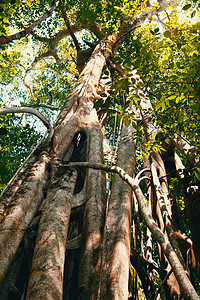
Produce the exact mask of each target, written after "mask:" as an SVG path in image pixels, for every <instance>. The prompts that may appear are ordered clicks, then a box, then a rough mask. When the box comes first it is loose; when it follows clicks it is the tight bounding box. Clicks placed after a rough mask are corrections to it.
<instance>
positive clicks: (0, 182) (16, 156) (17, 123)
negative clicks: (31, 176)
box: [0, 115, 40, 189]
mask: <svg viewBox="0 0 200 300" xmlns="http://www.w3.org/2000/svg"><path fill="white" fill-rule="evenodd" d="M22 120H23V117H16V116H13V115H7V116H0V124H1V125H0V126H1V128H6V129H7V133H6V135H0V166H1V167H0V189H2V188H3V187H4V186H5V185H6V183H8V181H9V180H10V179H11V178H12V176H13V175H14V173H15V172H16V171H17V169H18V168H19V167H20V165H21V164H22V162H23V161H24V159H25V158H26V157H27V155H28V153H29V152H30V150H31V147H32V146H33V144H35V143H37V142H38V140H39V138H40V134H39V133H37V132H36V130H35V128H34V127H32V126H30V125H29V124H28V123H25V124H24V125H23V122H22Z"/></svg>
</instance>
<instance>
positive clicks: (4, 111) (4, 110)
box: [0, 106, 52, 130]
mask: <svg viewBox="0 0 200 300" xmlns="http://www.w3.org/2000/svg"><path fill="white" fill-rule="evenodd" d="M10 113H12V114H13V113H14V114H15V113H30V114H33V115H35V116H36V117H38V118H39V119H40V120H41V121H42V122H43V124H44V125H45V126H46V127H47V128H48V129H50V130H51V129H52V127H51V124H50V122H49V121H48V120H47V119H46V118H45V116H44V115H43V114H42V113H40V112H39V111H38V110H37V109H35V108H32V107H26V106H21V107H5V108H0V115H6V114H10Z"/></svg>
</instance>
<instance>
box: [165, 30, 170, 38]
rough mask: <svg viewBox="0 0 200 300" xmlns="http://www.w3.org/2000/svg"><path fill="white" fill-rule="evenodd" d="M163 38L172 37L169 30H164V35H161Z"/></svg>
mask: <svg viewBox="0 0 200 300" xmlns="http://www.w3.org/2000/svg"><path fill="white" fill-rule="evenodd" d="M163 35H164V37H166V38H170V37H171V36H172V33H171V31H170V30H166V31H165V32H164V33H163Z"/></svg>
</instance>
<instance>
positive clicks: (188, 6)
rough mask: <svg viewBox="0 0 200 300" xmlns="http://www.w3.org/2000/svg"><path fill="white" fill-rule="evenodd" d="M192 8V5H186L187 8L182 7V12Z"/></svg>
mask: <svg viewBox="0 0 200 300" xmlns="http://www.w3.org/2000/svg"><path fill="white" fill-rule="evenodd" d="M190 7H191V4H190V3H189V4H186V5H185V6H183V7H182V10H187V9H189V8H190Z"/></svg>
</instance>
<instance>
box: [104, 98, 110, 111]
mask: <svg viewBox="0 0 200 300" xmlns="http://www.w3.org/2000/svg"><path fill="white" fill-rule="evenodd" d="M109 106H110V100H109V99H106V102H105V111H108V109H109Z"/></svg>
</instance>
